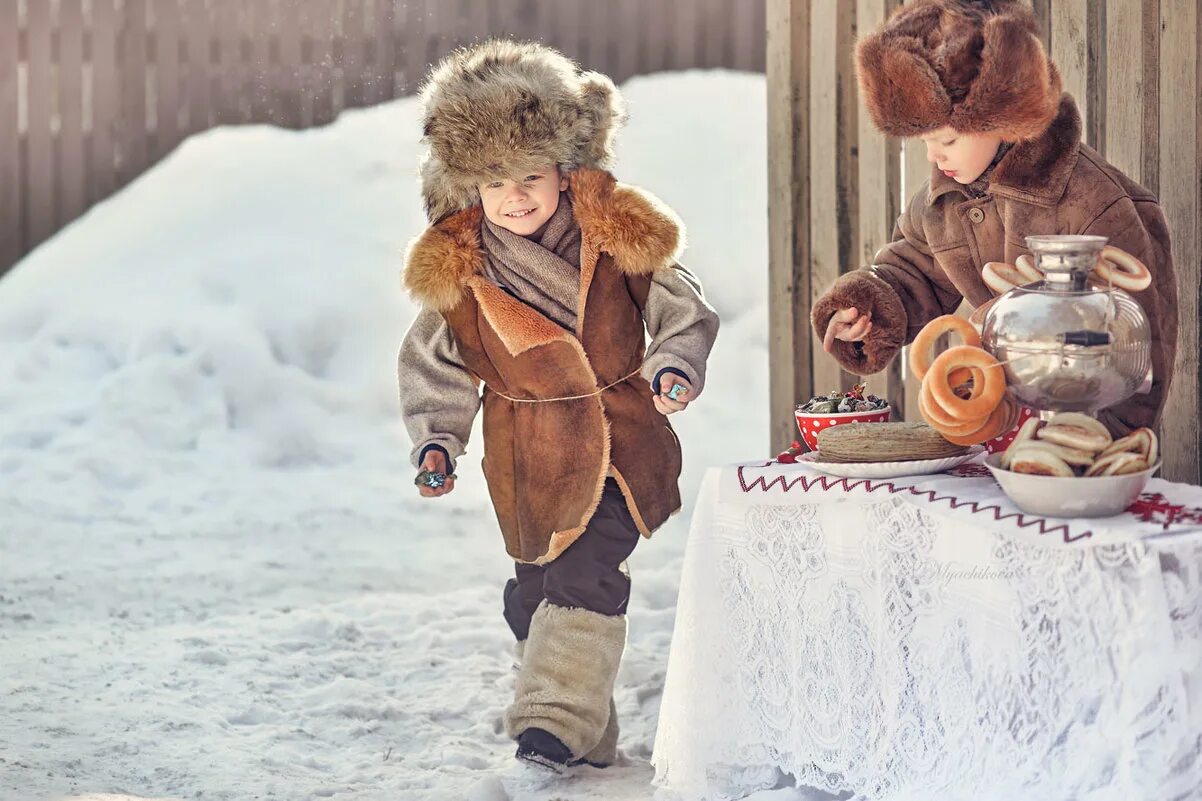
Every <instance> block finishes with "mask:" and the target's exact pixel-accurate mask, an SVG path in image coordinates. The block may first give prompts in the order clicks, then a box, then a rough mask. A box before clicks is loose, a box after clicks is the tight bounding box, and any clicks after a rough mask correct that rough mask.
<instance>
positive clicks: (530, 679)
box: [505, 602, 626, 769]
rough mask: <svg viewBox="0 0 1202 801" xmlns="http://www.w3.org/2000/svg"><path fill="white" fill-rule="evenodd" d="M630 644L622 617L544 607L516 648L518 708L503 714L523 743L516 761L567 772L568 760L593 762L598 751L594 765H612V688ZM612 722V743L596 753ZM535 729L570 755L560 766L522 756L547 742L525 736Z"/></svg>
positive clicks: (556, 758)
mask: <svg viewBox="0 0 1202 801" xmlns="http://www.w3.org/2000/svg"><path fill="white" fill-rule="evenodd" d="M625 645H626V617H625V616H624V615H612V616H611V615H602V614H598V613H597V612H590V611H588V610H587V609H574V608H568V607H562V606H555V605H553V604H548V603H546V602H544V603H543V604H542V605H540V606H539V608H538V610H537V611H536V612H535V613H534V618H533V619H532V621H531V623H530V636H529V638H528V639H527V640H526V643H525V646H524V647H521V646H519V653H520V654H521V657H522V659H521V668H520V670H519V672H518V677H517V682H516V684H515V687H514V699H513V703H512V704H511V705H510V707H509V708H508V709H507V710H506V711H505V729H506V731H507V732H508V733H509V736H510V737H513V738H514V739H517V740H518V741H519V748H518V757H519V758H523V759H529V760H530V761H535V762H539V763H540V764H544V765H545V766H546V767H549V768H552V769H556V766H557V765H558V766H559V768H560V769H562V766H563V764H564V763H567V762H568V761H574V762H575V761H588V762H590V763H593V762H594V759H593V757H594V753H593V752H594V751H595V750H596V751H598V753H597V754H596V764H601V765H604V764H610V763H612V761H613V757H612V756H609V753H610V752H616V743H617V716H616V715H615V714H613V708H614V707H613V688H614V680H615V679H616V678H617V675H618V665H619V664H620V663H621V659H622V650H623V649H624V648H625ZM611 721H612V726H613V737H612V740H613V745H612V746H608V747H607V748H599V747H605V746H607V745H608V744H607V742H606V741H607V740H608V739H610V738H608V737H606V735H607V734H609V731H608V728H609V726H610V724H611ZM533 730H538V732H542V733H546V734H549V735H551V737H552V738H554V739H555V740H558V741H559V742H560V743H562V744H563V745H564V747H565V749H566V751H567V752H569V756H568V757H567V758H564V759H562V761H561V760H560V758H561V757H562V754H561V753H546V754H527V753H524V751H523V749H527V750H529V749H528V748H527V746H528V745H531V743H527V742H526V741H527V740H531V742H532V743H533V744H537V743H541V742H542V741H543V740H544V739H545V738H543V737H542V736H541V734H535V735H534V736H533V738H531V736H529V735H528V736H527V737H526V738H523V737H522V735H523V734H524V733H526V732H527V731H533ZM543 750H548V749H543ZM549 750H550V751H552V752H555V751H557V749H549ZM601 750H605V751H606V753H600V751H601ZM532 757H533V758H532ZM549 763H550V764H549Z"/></svg>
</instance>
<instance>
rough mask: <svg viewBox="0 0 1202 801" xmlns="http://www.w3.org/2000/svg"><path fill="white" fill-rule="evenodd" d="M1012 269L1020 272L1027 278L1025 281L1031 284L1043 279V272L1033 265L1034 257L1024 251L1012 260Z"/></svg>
mask: <svg viewBox="0 0 1202 801" xmlns="http://www.w3.org/2000/svg"><path fill="white" fill-rule="evenodd" d="M1014 269H1016V270H1018V271H1019V272H1020V273H1022V276H1023V278H1026V279H1027V280H1026V281H1025V283H1028V284H1032V283H1035V282H1036V281H1042V280H1043V273H1041V272H1040V271H1039V268H1038V267H1036V266H1035V259H1033V258H1031V257H1030V256H1028V255H1027V254H1026V253H1024V254H1023V255H1021V256H1019V257H1018V258H1017V259H1015V260H1014Z"/></svg>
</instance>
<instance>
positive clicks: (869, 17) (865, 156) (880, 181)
mask: <svg viewBox="0 0 1202 801" xmlns="http://www.w3.org/2000/svg"><path fill="white" fill-rule="evenodd" d="M899 5H900V3H899V2H897V0H857V2H856V28H857V30H858V31H859V35H861V36H863V35H864V34H865V33H867V32H868V31H871V30H873V29H874V28H876V27H877V26H878V25H880V24H881V23H882V22H884V20H885V18H886V17H887V16H888V15H889V13H890V12H891V11H893V9H895V8H897V7H898V6H899ZM858 131H859V133H858V137H859V172H860V200H859V234H860V235H859V242H860V252H859V254H858V256H859V258H858V261H859V265H867V264H872V259H873V256H874V255H876V251H877V250H879V249H880V248H881V247H882V246H883V245H885V244H886V243H888V242H889V240H890V239H891V238H892V235H893V227H894V225H895V224H896V222H897V217H898V214H899V213H900V211H901V147H900V144H899V143H898V141H897V140H896V139H892V138H889V137H886V136H885V135H884V134H882V133H881V132H880V131H878V130H877V129H876V127H875V126H874V125H873V123H872V118H871V116H870V115H869V114H868V111H867V110H866V109H865V108H864V106H863V103H862V101H861V105H860V108H859V118H858ZM871 383H872V389H873V391H874V392H875V393H876V394H878V395H881V394H883V395H885V397H887V398H888V399H889V402H890V403H891V404H892V406H893V408H894V409H897V410H902V409H905V408H906V387H905V378H904V375H903V365H902V360H901V359H895V360H894V361H893V363H892V364H891V365H890V366H889V367H888V368H887V369H886V370H885V371H883V372H882V373H881V375H879V376H877V377H874V378H873V379H871Z"/></svg>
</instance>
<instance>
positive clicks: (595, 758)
mask: <svg viewBox="0 0 1202 801" xmlns="http://www.w3.org/2000/svg"><path fill="white" fill-rule="evenodd" d="M513 653H514V664H513V669H514V671H515V672H517V671H520V670H521V669H522V657H523V656H524V655H525V653H526V641H525V640H518V641H517V642H516V643H515V644H514V646H513ZM620 731H621V730H620V729H619V727H618V705H617V704H615V703H614V699H613V696H612V695H611V696H610V698H609V720H608V721H607V722H606V724H605V732H604V733H603V734H602V735H601V742H599V743H597V745H596V746H594V747H593V750H592V751H589V752H588V753H587V754H585V755H584V756H582V757H580V758H579V759H574V760H572V761H571V762H570V763H569V764H570V765H573V766H574V765H591V766H593V767H594V768H608V767H609V766H610V765H612V764H614V762H616V761H617V760H618V734H619V733H620Z"/></svg>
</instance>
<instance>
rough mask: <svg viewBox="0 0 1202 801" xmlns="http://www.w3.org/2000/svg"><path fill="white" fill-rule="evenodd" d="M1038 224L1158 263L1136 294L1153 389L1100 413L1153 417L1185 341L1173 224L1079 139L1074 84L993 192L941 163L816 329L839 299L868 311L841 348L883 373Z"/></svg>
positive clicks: (845, 358)
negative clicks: (1147, 337) (863, 330)
mask: <svg viewBox="0 0 1202 801" xmlns="http://www.w3.org/2000/svg"><path fill="white" fill-rule="evenodd" d="M1037 234H1095V235H1100V236H1105V237H1108V238H1109V240H1110V244H1112V245H1116V246H1117V247H1120V248H1122V249H1123V250H1126V251H1127V252H1129V253H1132V254H1134V255H1135V256H1136V257H1137V258H1139V259H1140V260H1142V261H1143V262H1144V264H1146V265H1147V266H1148V269H1149V270H1151V272H1152V286H1151V287H1150V288H1148V289H1147V290H1145V291H1144V292H1139V293H1136V294H1135V298H1136V299H1137V300H1138V301H1139V303H1140V305H1141V306H1142V307H1143V309H1144V311H1145V312H1147V314H1148V317H1149V319H1150V321H1151V327H1152V370H1153V383H1152V391H1151V393H1149V394H1142V395H1135V396H1133V397H1132V398H1130V399H1128V400H1126V401H1124V402H1123V403H1121V404H1119V405H1117V406H1114V407H1112V408H1110V409H1106V410H1103V411H1102V412H1101V413H1100V414H1099V418H1100V419H1101V420H1102V421H1103V422H1104V423H1106V425H1107V426H1108V427H1109V428H1110V429H1111V430H1112V431H1113V432H1114V433H1116V434H1125V433H1126V432H1127V431H1128V430H1129V429H1131V428H1136V427H1139V426H1154V425H1155V424H1156V423H1157V421H1158V420H1159V418H1160V414H1161V412H1162V411H1163V409H1164V404H1165V400H1166V395H1167V392H1168V388H1169V384H1170V381H1171V380H1172V376H1173V359H1174V355H1175V353H1176V349H1177V280H1176V275H1175V274H1174V272H1173V258H1172V251H1171V248H1170V245H1169V231H1168V227H1167V225H1166V223H1165V219H1164V214H1163V213H1162V211H1161V209H1160V205H1159V203H1158V202H1157V200H1156V197H1155V196H1154V195H1153V194H1152V193H1151V192H1149V191H1148V190H1147V189H1144V188H1143V187H1142V186H1140V185H1139V184H1137V183H1135V182H1134V181H1132V180H1131V179H1129V178H1127V176H1125V175H1123V174H1122V173H1121V172H1119V170H1117V169H1116V168H1115V167H1113V166H1111V165H1110V164H1108V163H1107V162H1106V161H1105V159H1103V158H1102V157H1101V156H1100V155H1098V153H1097V152H1096V151H1095V150H1093V148H1091V147H1089V146H1088V145H1085V144H1083V143H1082V142H1081V117H1080V114H1079V113H1078V112H1077V106H1076V104H1075V103H1074V102H1073V100H1072V98H1071V97H1070V96H1069V95H1067V94H1066V95H1063V96H1062V98H1061V102H1060V111H1059V113H1058V115H1057V116H1056V119H1055V121H1054V122H1053V123H1052V125H1051V127H1050V128H1049V129H1048V130H1047V131H1046V132H1045V133H1044V134H1043V135H1042V136H1041V137H1039V138H1038V139H1033V140H1030V141H1027V142H1019V143H1018V144H1016V145H1015V146H1014V147H1012V148H1011V149H1010V151H1009V152H1008V153H1006V155H1005V156H1004V157H1003V158H1002V160H1001V161H1000V162H999V163H998V165H997V167H996V169H995V170H994V173H993V176H992V178H991V180H990V184H989V190H988V193H987V194H986V195H985V196H984V197H981V198H978V199H972V198H971V197H970V196H969V194H968V192H967V190H966V189H965V187H963V186H962V185H961V184H959V183H957V182H956V181H955V180H953V179H951V178H948V177H947V176H945V175H944V174H943V173H942V172H940V171H938V170H934V171H933V174H932V178H931V181H930V183H929V184H928V186H925V187H923V188H922V189H920V190H919V191H918V193H917V194H916V195H915V196H914V197H913V198H912V199H911V200H910V205H909V208H907V209H906V211H905V213H904V214H902V216H901V218H900V219H899V220H898V223H897V227H896V228H895V230H894V239H893V241H892V242H890V243H889V244H888V245H886V246H885V247H883V248H882V249H881V250H880V251H878V252H877V254H876V256H875V259H874V261H875V264H874V265H873V266H871V267H866V268H864V269H860V270H856V271H853V272H851V273H848V274H847V275H844V276H842V277H841V278H839V279H838V280H837V281H836V282H835V284H834V285H833V286H832V287H831V288H830V289H829V290H828V291H827V292H826V294H824V295H823V296H822V297H821V298H820V299H819V300H818V302H817V303H816V304H815V305H814V310H813V314H812V321H813V325H814V329H815V331H816V332H817V335H818V336H819V337H820V338H821V337H822V336H823V334H824V333H825V332H826V327H827V324H828V323H829V322H830V318H831V316H832V315H833V314H834V313H835V312H836V311H837V310H839V309H844V308H847V307H850V306H854V307H856V308H857V309H858V310H859V311H861V312H869V313H871V315H872V320H873V328H872V331H871V332H870V333H869V335H868V337H867V339H866V340H865V341H864V342H863V343H850V342H836V343H835V346H834V349H833V355H834V356H835V358H836V360H837V361H838V362H839V363H840V364H841V365H842V366H843V367H844V368H845V369H847V370H848V371H850V372H853V373H856V374H858V375H869V374H871V373H876V372H878V371H880V370H882V369H884V368H885V367H886V366H887V365H888V364H889V362H890V361H892V360H893V358H894V357H895V356H897V354H898V351H899V350H900V349H901V347H902V345H903V344H906V343H909V342H910V341H912V340H913V339H914V337H915V336H916V335H917V334H918V332H919V331H921V330H922V327H923V326H924V325H926V324H927V323H928V322H930V321H931V320H932V319H934V318H935V317H938V316H939V315H942V314H950V313H952V312H954V311H955V310H956V308H957V307H958V306H959V305H960V301H961V299H966V300H967V301H968V302H969V303H970V304H972V305H973V306H979V305H980V304H982V303H984V302H986V301H988V300H990V299H991V298H992V297H993V293H992V292H991V291H990V289H989V288H988V287H987V286H986V285H985V282H984V281H983V280H982V279H981V268H982V267H984V265H985V264H986V263H987V262H991V261H1003V262H1009V263H1011V264H1013V263H1014V260H1015V259H1016V258H1017V257H1018V256H1019V255H1021V254H1024V253H1029V252H1030V251H1029V250H1028V249H1027V247H1026V242H1025V237H1027V236H1030V235H1037Z"/></svg>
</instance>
